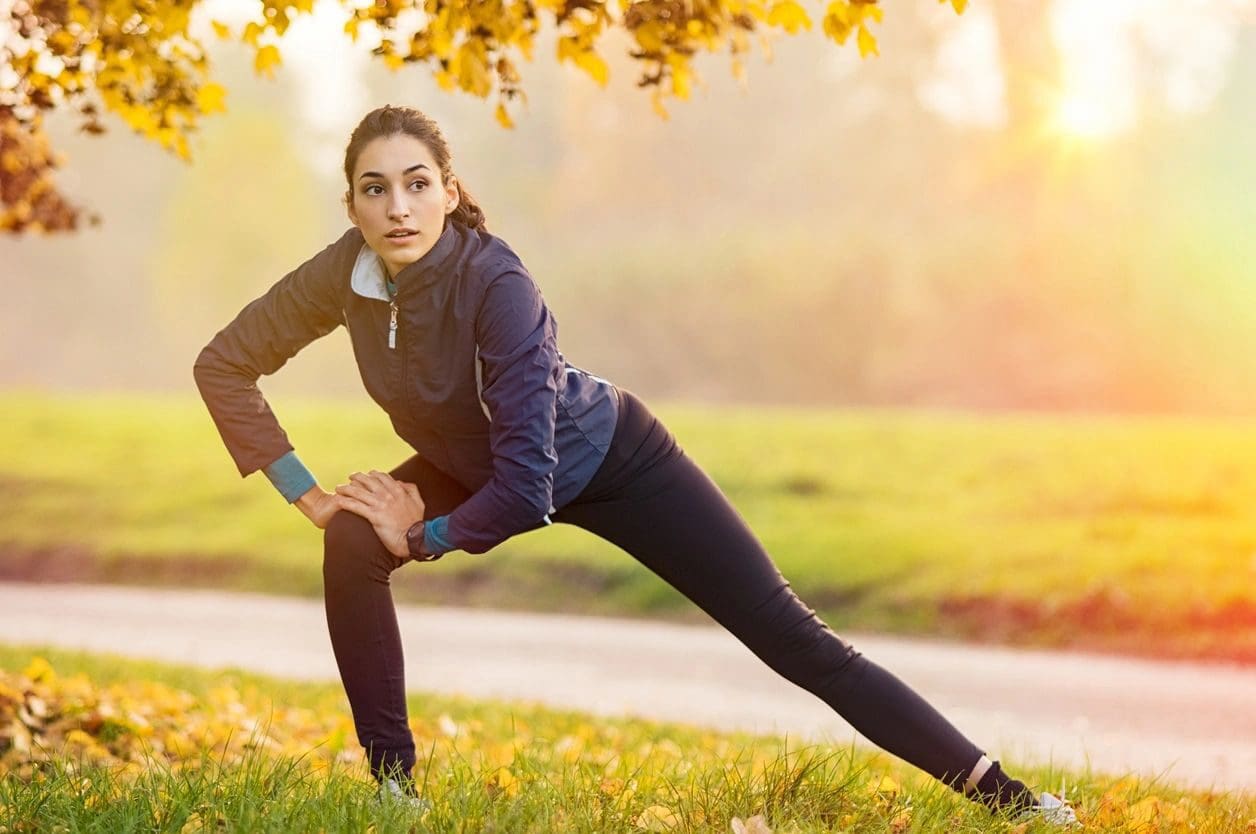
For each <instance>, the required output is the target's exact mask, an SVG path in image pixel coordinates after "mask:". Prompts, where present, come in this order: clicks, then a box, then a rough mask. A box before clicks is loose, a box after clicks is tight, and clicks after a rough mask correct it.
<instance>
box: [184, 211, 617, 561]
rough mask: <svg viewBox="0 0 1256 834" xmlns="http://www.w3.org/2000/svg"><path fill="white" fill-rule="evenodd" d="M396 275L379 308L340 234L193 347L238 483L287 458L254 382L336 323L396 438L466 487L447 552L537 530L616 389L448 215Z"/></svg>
mask: <svg viewBox="0 0 1256 834" xmlns="http://www.w3.org/2000/svg"><path fill="white" fill-rule="evenodd" d="M395 279H396V285H397V293H396V296H395V298H393V299H392V300H390V297H389V294H388V292H387V289H386V286H385V280H386V273H385V271H384V269H383V265H382V263H381V262H380V260H379V257H378V256H377V255H376V254H375V253H374V252H373V251H372V250H371V249H370V247H368V246H367V245H366V243H365V240H364V239H363V237H362V233H361V232H360V231H359V230H358V229H357V227H351V228H350V229H349V230H348V231H346V232H345V233H344V234H343V235H342V236H341V237H340V239H339V240H337V241H335V242H334V243H332V244H330V245H328V246H327V247H326V248H325V249H324V250H323V251H322V252H320V253H318V254H317V255H315V256H314V257H312V258H310V259H309V260H308V261H306V262H305V263H303V264H301V265H300V266H299V267H297V268H296V269H295V270H293V271H292V272H290V273H288V274H287V275H285V276H284V277H283V278H282V279H280V280H279V281H278V282H277V283H276V284H275V285H274V286H272V287H271V288H270V289H269V290H268V291H267V292H266V293H265V294H264V295H263V296H261V297H260V298H258V299H256V300H254V301H253V302H251V303H250V304H248V305H247V306H246V307H245V308H244V309H243V310H241V311H240V313H239V314H238V315H237V316H236V317H235V319H234V320H233V321H232V322H231V323H230V324H228V325H227V326H226V327H225V328H223V329H222V330H221V331H219V332H218V333H217V334H216V335H215V336H214V338H213V340H212V341H210V343H209V344H208V345H207V346H206V347H205V348H204V349H203V350H202V351H201V353H200V355H199V356H198V357H197V359H196V363H195V366H194V375H195V378H196V383H197V387H198V388H199V389H200V392H201V396H202V397H203V398H204V400H205V404H206V405H207V406H208V408H209V412H210V415H211V417H212V418H213V420H214V424H215V425H216V426H217V428H218V431H219V433H220V434H221V435H222V439H223V442H224V443H225V444H226V447H227V451H228V452H229V453H230V455H231V457H232V459H233V460H234V461H235V464H236V467H237V468H238V469H239V471H240V474H241V475H248V474H250V473H252V472H255V471H258V470H259V469H263V468H264V467H267V466H268V465H270V464H273V463H275V462H276V461H277V460H278V459H279V458H281V457H283V456H285V455H286V454H288V453H290V452H291V451H292V445H291V443H289V442H288V437H287V435H286V434H285V433H284V431H283V429H282V428H281V427H280V425H279V422H278V421H277V420H276V418H275V416H274V413H273V412H272V411H271V409H270V406H269V405H268V404H267V403H266V400H265V399H264V398H263V396H262V393H261V391H260V390H259V389H258V387H257V379H258V377H259V376H262V375H264V374H271V373H274V372H275V371H277V370H278V369H279V368H281V367H283V365H284V363H285V362H287V361H288V359H289V358H291V357H292V356H293V355H295V354H296V353H297V351H299V350H300V349H301V348H302V347H304V346H305V345H307V344H309V343H310V342H311V341H313V340H314V339H317V338H319V337H321V336H324V335H326V334H328V333H330V332H331V331H333V330H335V329H336V328H337V327H338V326H340V325H341V324H344V325H345V326H346V327H348V329H349V335H350V338H351V341H352V343H353V352H354V357H355V358H356V360H357V364H358V370H359V371H360V373H361V375H362V382H363V384H364V385H365V386H366V390H367V392H368V393H369V394H370V396H371V397H372V398H373V399H374V400H375V401H376V402H377V403H378V404H379V405H380V406H381V407H382V408H383V409H384V411H386V412H387V413H388V416H389V417H390V418H391V420H392V424H393V427H394V429H395V430H396V432H397V434H398V435H399V436H400V437H401V438H402V439H403V440H405V441H406V442H407V443H409V444H410V446H411V447H413V448H414V449H415V451H416V452H418V453H419V454H420V455H421V456H423V457H424V458H426V459H427V460H429V461H430V462H431V463H432V464H433V465H434V466H436V467H437V468H438V469H440V470H442V471H443V472H445V473H446V474H448V475H450V476H451V477H453V478H454V479H455V480H457V481H458V482H460V483H461V484H462V485H463V486H465V487H466V488H467V490H468V491H470V492H471V493H472V495H471V497H470V498H468V499H467V500H466V501H465V502H464V503H463V504H462V505H461V506H459V507H458V508H457V509H456V510H454V511H453V512H452V513H450V514H449V515H448V517H447V518H445V517H442V521H446V522H447V523H446V524H443V525H442V528H441V529H442V532H443V538H444V539H445V540H446V541H447V543H448V544H449V546H450V547H451V548H456V549H461V550H466V551H468V552H471V553H483V552H484V551H486V550H488V549H490V548H492V547H494V546H495V545H497V544H500V543H501V542H503V541H505V540H506V539H507V538H509V537H510V536H512V535H515V534H516V533H520V532H523V531H525V530H530V529H533V528H535V527H537V526H540V525H542V524H545V523H548V521H549V514H550V513H552V512H554V511H555V510H557V509H560V508H562V507H563V506H564V505H565V504H566V503H568V502H569V501H571V500H572V499H573V498H575V497H576V496H577V495H578V494H579V493H580V491H581V490H582V489H583V488H584V487H585V486H586V485H587V484H588V482H589V481H590V480H591V479H592V477H593V474H594V473H595V472H596V471H597V468H598V466H600V465H601V462H602V460H603V459H604V457H605V455H606V451H607V449H608V448H609V446H610V441H611V437H612V435H613V434H614V430H615V420H616V418H617V410H618V405H617V403H618V400H617V398H616V395H615V391H614V387H613V386H612V385H611V383H609V382H607V381H606V380H604V379H601V378H599V377H596V376H593V375H592V374H589V373H588V372H586V371H584V370H582V369H580V368H577V367H574V366H572V365H570V364H568V363H567V361H566V360H565V359H564V358H563V355H562V353H561V352H560V351H559V349H558V344H557V331H558V324H557V322H556V321H555V319H554V316H553V314H552V313H551V312H550V311H549V309H548V308H547V307H546V305H545V302H544V300H543V299H542V297H541V292H540V290H539V288H538V287H537V285H536V282H535V281H534V280H533V279H532V277H531V275H530V274H529V273H528V271H527V270H526V269H525V268H524V266H523V264H522V262H521V261H520V259H519V257H518V256H517V255H516V254H515V253H514V251H513V250H511V248H510V247H509V246H508V245H507V244H506V243H505V242H504V241H502V240H501V239H499V238H497V237H495V236H494V235H492V234H489V233H488V232H484V231H477V230H474V229H470V228H468V227H467V226H465V225H463V224H461V223H459V222H458V221H455V220H452V219H447V220H446V223H445V229H444V231H443V232H442V233H441V236H440V238H439V239H438V240H437V241H436V243H435V245H434V246H433V247H432V248H431V249H430V250H429V251H428V252H427V253H426V254H424V256H423V257H422V258H420V259H419V260H418V261H415V262H414V263H412V264H409V265H408V266H406V267H405V268H404V269H402V270H401V271H400V272H399V273H398V274H397V275H396V276H395ZM394 308H395V313H396V316H395V319H394V318H393V314H394ZM393 321H395V327H394V326H393V325H392V322H393ZM390 331H392V332H391V333H390ZM390 339H391V342H392V345H391V346H390Z"/></svg>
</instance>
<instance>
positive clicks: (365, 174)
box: [358, 162, 432, 180]
mask: <svg viewBox="0 0 1256 834" xmlns="http://www.w3.org/2000/svg"><path fill="white" fill-rule="evenodd" d="M420 168H427V166H426V165H424V164H423V163H422V162H420V163H419V164H418V165H411V166H410V167H409V168H407V169H406V170H404V171H402V172H401V176H403V177H404V176H405V175H406V174H408V173H410V172H411V171H417V170H419V169H420ZM427 170H429V171H430V170H432V169H431V168H427ZM367 177H378V178H379V179H381V180H382V179H384V175H383V174H381V173H379V172H378V171H364V172H363V173H362V175H361V176H360V177H358V179H360V180H364V179H366V178H367Z"/></svg>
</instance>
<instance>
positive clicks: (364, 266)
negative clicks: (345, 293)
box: [349, 243, 392, 301]
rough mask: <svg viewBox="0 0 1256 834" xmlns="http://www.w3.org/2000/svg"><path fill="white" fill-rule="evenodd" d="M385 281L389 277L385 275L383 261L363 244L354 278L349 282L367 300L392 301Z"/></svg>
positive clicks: (355, 266)
mask: <svg viewBox="0 0 1256 834" xmlns="http://www.w3.org/2000/svg"><path fill="white" fill-rule="evenodd" d="M385 281H387V276H386V275H385V273H384V263H383V261H381V260H380V259H379V255H377V254H375V250H374V249H372V248H371V247H370V246H368V245H367V244H365V243H363V244H362V248H361V249H360V250H358V259H357V260H356V261H354V262H353V277H352V279H351V280H350V282H349V283H350V286H352V287H353V291H354V292H355V293H357V294H358V295H360V296H363V297H365V298H377V299H379V300H380V301H391V300H392V298H391V297H390V296H389V295H388V286H387V285H386V284H385Z"/></svg>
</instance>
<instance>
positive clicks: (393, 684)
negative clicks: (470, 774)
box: [323, 455, 467, 781]
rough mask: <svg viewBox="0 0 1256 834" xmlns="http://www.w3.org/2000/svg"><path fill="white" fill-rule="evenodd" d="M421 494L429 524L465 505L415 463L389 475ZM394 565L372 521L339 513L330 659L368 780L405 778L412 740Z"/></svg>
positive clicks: (326, 546) (330, 549) (331, 566)
mask: <svg viewBox="0 0 1256 834" xmlns="http://www.w3.org/2000/svg"><path fill="white" fill-rule="evenodd" d="M391 474H392V476H393V477H394V478H396V479H397V480H400V481H409V482H410V483H413V484H415V485H417V486H418V488H419V493H420V494H421V495H422V496H423V500H424V502H425V503H426V505H427V511H426V512H427V517H428V518H433V517H435V516H437V515H441V514H443V513H447V512H449V511H450V510H452V509H453V508H454V507H456V506H457V505H458V504H460V503H461V502H462V501H464V500H466V498H467V492H466V490H465V489H464V488H463V487H462V486H461V485H460V484H458V483H457V482H456V481H454V480H453V479H451V478H450V477H449V476H447V475H445V474H444V473H442V472H440V471H439V470H437V469H436V468H435V467H433V466H432V465H431V464H430V463H428V462H427V461H425V460H422V459H420V458H419V457H418V456H417V455H416V456H414V457H412V458H410V459H409V460H407V461H406V462H405V463H403V464H401V466H399V467H397V468H396V469H394V470H393V471H392V472H391ZM395 568H396V558H395V557H394V556H393V555H392V554H391V553H389V552H388V550H387V549H386V548H385V547H384V545H383V544H382V543H381V542H380V540H379V537H378V536H377V535H376V534H375V530H374V529H373V528H372V527H371V524H370V522H369V521H367V520H366V519H365V518H363V517H362V516H360V515H357V514H355V513H351V512H348V511H345V510H341V511H340V512H338V513H336V514H335V515H334V516H333V517H332V519H331V522H330V523H329V524H328V525H327V529H326V530H325V531H324V536H323V598H324V603H325V606H326V610H327V630H328V632H329V634H330V636H331V645H332V652H333V653H334V654H335V656H336V666H337V667H338V668H339V670H340V680H341V682H342V683H343V684H344V688H345V694H346V695H347V696H348V698H349V707H350V710H351V711H352V713H353V725H354V729H355V730H356V732H357V734H358V740H359V741H360V742H361V743H362V746H363V747H364V748H365V749H366V753H367V758H368V760H369V761H370V768H371V774H372V775H373V776H374V777H375V778H376V779H378V780H381V781H382V779H383V778H384V776H386V775H394V776H401V777H403V778H408V777H409V774H410V771H411V770H412V769H413V768H414V763H415V751H414V736H413V735H412V734H411V732H410V725H409V721H408V716H407V714H406V676H405V661H404V657H403V655H402V650H401V635H400V632H399V630H398V628H397V612H396V609H395V608H394V606H393V598H392V589H391V585H390V582H389V579H390V576H391V574H392V571H393V570H394V569H395Z"/></svg>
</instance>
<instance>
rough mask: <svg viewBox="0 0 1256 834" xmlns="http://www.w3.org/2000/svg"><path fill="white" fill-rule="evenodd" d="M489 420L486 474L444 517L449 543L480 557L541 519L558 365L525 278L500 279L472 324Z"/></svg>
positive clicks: (549, 475) (546, 317) (549, 328)
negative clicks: (489, 461)
mask: <svg viewBox="0 0 1256 834" xmlns="http://www.w3.org/2000/svg"><path fill="white" fill-rule="evenodd" d="M475 335H476V343H477V344H478V346H479V360H480V361H481V362H483V384H484V387H483V390H482V392H481V395H482V398H483V400H484V403H485V405H486V406H487V408H488V412H489V419H490V425H489V445H490V448H491V451H492V456H493V474H492V476H491V477H490V478H489V480H488V482H487V483H485V484H484V486H483V487H481V488H480V489H479V490H478V491H477V492H476V493H475V494H474V495H472V496H471V497H470V498H468V499H467V500H466V501H465V502H463V503H462V505H461V506H459V507H458V508H457V509H456V510H454V511H453V512H452V513H450V515H449V518H448V526H447V528H446V530H445V534H446V539H447V541H448V543H449V544H450V545H451V546H452V547H453V548H456V549H460V550H465V551H467V552H468V553H483V552H485V551H486V550H489V549H491V548H492V547H495V546H496V545H498V544H500V543H502V542H503V541H505V540H506V539H508V538H510V537H511V536H513V535H515V534H516V533H521V532H523V531H525V530H530V529H533V528H535V527H536V526H537V525H538V524H540V523H541V522H542V521H544V520H546V519H547V518H548V514H549V512H550V510H551V509H552V507H551V505H550V501H551V498H552V495H553V491H554V470H555V469H556V468H557V466H558V455H557V454H556V453H555V451H554V422H555V419H556V417H557V408H558V386H559V382H560V381H561V380H562V374H563V362H562V356H561V354H559V352H558V344H557V334H556V327H555V324H554V319H553V317H552V315H551V314H550V311H549V309H548V308H547V307H546V306H545V302H544V301H543V300H542V298H541V292H540V289H539V288H538V287H537V286H536V283H535V282H534V281H533V280H532V277H531V276H529V275H527V274H525V273H522V272H507V273H505V274H503V275H500V276H498V277H497V278H495V279H493V281H492V283H491V284H489V286H488V289H487V290H486V291H485V294H484V299H483V301H482V303H481V305H480V309H479V312H478V314H477V316H476V322H475Z"/></svg>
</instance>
